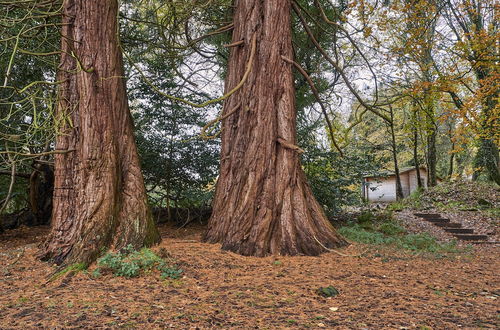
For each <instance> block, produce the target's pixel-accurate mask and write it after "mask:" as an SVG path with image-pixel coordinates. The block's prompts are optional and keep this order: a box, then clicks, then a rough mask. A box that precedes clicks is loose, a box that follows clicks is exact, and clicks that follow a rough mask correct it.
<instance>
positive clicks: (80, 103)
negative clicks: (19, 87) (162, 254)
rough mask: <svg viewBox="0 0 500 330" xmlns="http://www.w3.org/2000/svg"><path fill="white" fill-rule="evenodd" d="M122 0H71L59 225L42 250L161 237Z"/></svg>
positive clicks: (62, 77) (86, 255) (65, 38)
mask: <svg viewBox="0 0 500 330" xmlns="http://www.w3.org/2000/svg"><path fill="white" fill-rule="evenodd" d="M117 13H118V2H117V0H65V1H64V12H63V23H64V24H65V25H64V26H63V30H62V55H61V64H60V67H59V68H60V71H59V74H58V80H59V81H62V83H61V85H60V91H59V103H58V109H57V120H58V124H59V126H58V128H59V133H60V134H59V135H58V137H57V141H56V148H57V149H59V150H70V151H69V152H67V153H64V154H58V155H56V156H55V185H54V201H53V203H54V205H53V212H52V231H51V234H50V235H49V238H48V240H47V241H46V243H45V245H44V247H43V248H44V251H43V255H42V258H43V259H50V260H53V261H54V262H56V263H62V262H65V263H72V262H85V263H90V262H92V261H93V260H95V258H96V257H97V256H98V255H99V253H101V252H102V250H103V249H107V248H116V249H119V248H122V247H124V246H127V245H132V246H134V247H136V248H138V247H142V246H144V245H151V244H153V243H156V242H158V241H159V240H160V238H159V235H158V231H157V229H156V227H155V225H154V223H153V220H152V217H151V215H150V211H149V207H148V203H147V197H146V192H145V187H144V181H143V178H142V174H141V169H140V166H139V160H138V156H137V149H136V145H135V141H134V135H133V126H132V119H131V116H130V112H129V108H128V103H127V95H126V88H125V80H124V77H123V75H124V70H123V61H122V55H121V52H120V49H119V47H118V37H117Z"/></svg>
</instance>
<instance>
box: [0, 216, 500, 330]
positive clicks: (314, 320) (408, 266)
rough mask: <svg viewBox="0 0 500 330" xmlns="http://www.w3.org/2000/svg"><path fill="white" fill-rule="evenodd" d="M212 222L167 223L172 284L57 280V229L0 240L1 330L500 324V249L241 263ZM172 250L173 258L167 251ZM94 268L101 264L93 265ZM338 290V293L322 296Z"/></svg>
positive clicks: (382, 250)
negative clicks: (204, 236) (49, 242)
mask: <svg viewBox="0 0 500 330" xmlns="http://www.w3.org/2000/svg"><path fill="white" fill-rule="evenodd" d="M203 229H204V227H203V226H202V225H199V224H192V225H190V226H188V227H187V228H183V229H176V228H175V227H173V226H171V225H163V226H161V227H160V230H161V232H162V236H163V241H162V243H161V244H160V246H159V247H155V248H154V249H153V250H154V251H156V252H157V253H158V254H161V253H163V254H164V253H165V249H166V250H167V251H168V253H169V254H170V256H171V258H172V260H175V263H176V264H177V266H178V267H179V268H181V269H182V270H183V273H182V276H181V277H180V278H178V279H162V278H161V277H160V276H159V273H158V272H157V271H156V270H154V271H151V272H149V273H146V274H142V275H141V276H139V277H135V278H123V277H115V276H113V275H111V274H107V275H106V274H103V275H101V276H99V277H95V276H92V267H91V269H89V270H88V271H81V272H77V273H72V272H70V273H68V274H66V275H65V276H61V277H59V278H57V279H54V280H52V281H49V280H48V279H49V278H50V275H51V274H53V273H54V271H55V269H56V268H55V266H54V265H50V264H48V263H44V262H41V261H38V260H37V259H36V253H37V245H38V244H39V243H40V242H41V241H42V240H43V238H44V237H45V235H46V234H47V232H48V228H44V227H41V228H40V227H39V228H27V227H21V228H18V229H15V230H11V231H7V232H6V233H4V234H2V235H0V328H1V329H17V328H23V329H32V328H50V329H54V328H55V329H60V328H65V329H66V328H112V329H114V328H137V329H151V328H180V329H196V328H200V329H206V328H218V327H224V328H235V329H249V328H257V329H266V328H267V329H269V328H272V329H275V328H329V329H331V328H335V329H383V328H387V329H458V328H461V329H477V328H498V327H499V325H500V324H499V323H500V310H499V307H498V306H499V299H500V282H499V277H498V274H499V269H500V259H499V258H498V257H499V253H498V252H499V247H498V246H495V245H486V246H477V247H474V249H473V250H466V251H462V252H460V253H450V254H445V255H442V254H440V255H434V254H414V253H410V252H405V251H403V250H399V249H395V248H390V247H382V246H373V245H364V244H359V243H355V244H352V245H351V246H349V247H347V248H345V249H343V250H342V253H344V254H349V255H360V254H361V255H360V256H342V255H340V254H337V253H334V252H329V253H326V254H323V255H321V256H319V257H266V258H254V257H243V256H240V255H236V254H233V253H230V252H226V251H222V250H220V246H219V245H213V244H205V243H201V242H200V237H201V233H202V231H203ZM162 251H163V252H162ZM94 267H95V266H94ZM328 286H333V287H335V288H336V289H338V291H339V292H340V293H339V295H337V296H335V297H328V298H327V297H323V296H321V295H320V294H318V289H319V288H320V287H328Z"/></svg>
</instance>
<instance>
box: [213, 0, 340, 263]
mask: <svg viewBox="0 0 500 330" xmlns="http://www.w3.org/2000/svg"><path fill="white" fill-rule="evenodd" d="M290 15H291V13H290V1H289V0H273V1H268V0H236V1H235V12H234V30H233V42H238V41H240V40H243V41H244V43H243V44H242V45H241V46H237V47H233V48H232V49H231V56H230V59H229V71H228V75H227V79H226V90H227V91H230V90H232V89H234V88H235V87H236V86H238V84H239V83H240V81H241V80H242V79H243V78H244V76H245V72H246V71H247V68H248V65H250V71H249V74H248V76H247V77H246V80H245V82H244V84H243V86H242V87H241V88H240V89H239V90H238V91H237V92H236V93H234V94H233V95H232V96H230V97H229V98H228V99H227V100H226V102H225V104H224V111H223V118H224V117H227V118H225V119H224V121H223V125H222V134H221V138H222V151H221V165H220V176H219V180H218V183H217V188H216V193H215V197H214V202H213V214H212V217H211V218H210V220H209V225H208V229H207V232H206V233H205V237H204V238H205V240H206V241H208V242H213V243H215V242H218V243H222V248H223V249H226V250H231V251H234V252H237V253H240V254H243V255H254V256H265V255H268V254H282V255H298V254H303V255H317V254H320V253H322V252H325V251H326V249H325V248H335V247H339V246H343V245H345V244H346V242H345V241H344V240H343V239H342V238H341V237H340V236H339V235H338V234H337V233H336V232H335V230H334V228H333V226H332V225H331V224H330V222H329V221H328V219H327V218H326V216H325V214H324V212H323V210H322V208H321V207H320V205H319V204H318V202H317V201H316V200H315V198H314V196H313V194H312V191H311V189H310V188H309V186H308V184H307V182H306V177H305V174H304V172H303V170H302V168H301V166H300V159H299V153H300V151H301V150H300V148H298V147H297V146H296V109H295V89H294V83H293V76H292V67H291V65H290V64H289V63H287V61H285V60H283V58H286V59H292V58H293V50H292V40H291V22H290V17H291V16H290ZM253 50H254V52H253ZM252 55H253V56H252ZM231 113H232V114H231Z"/></svg>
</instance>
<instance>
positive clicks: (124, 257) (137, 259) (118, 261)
mask: <svg viewBox="0 0 500 330" xmlns="http://www.w3.org/2000/svg"><path fill="white" fill-rule="evenodd" d="M97 265H98V268H96V270H94V272H93V275H94V276H96V277H98V276H100V274H101V271H102V270H109V271H111V272H112V273H113V274H114V275H115V276H122V277H128V278H130V277H137V276H139V274H141V273H144V272H148V271H151V270H152V269H155V268H156V269H157V270H159V271H160V273H161V277H162V278H171V279H177V278H179V277H180V276H181V274H182V270H181V269H178V268H177V267H175V266H169V265H168V264H167V263H166V262H165V260H163V259H162V258H160V257H159V256H157V255H156V254H155V253H154V252H153V251H151V250H150V249H148V248H143V249H140V250H138V251H135V250H134V248H133V247H132V246H128V247H126V248H124V249H122V251H118V252H108V253H106V254H105V255H104V256H103V257H102V258H100V259H99V260H98V261H97Z"/></svg>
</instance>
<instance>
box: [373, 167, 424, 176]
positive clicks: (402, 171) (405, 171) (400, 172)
mask: <svg viewBox="0 0 500 330" xmlns="http://www.w3.org/2000/svg"><path fill="white" fill-rule="evenodd" d="M413 170H415V166H411V167H403V168H402V169H400V170H399V174H400V175H401V174H404V173H407V172H410V171H413ZM420 170H424V171H427V168H426V167H425V166H420ZM395 175H396V173H395V172H391V171H385V172H379V173H377V174H375V175H365V176H363V178H365V179H366V178H387V177H391V176H395Z"/></svg>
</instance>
